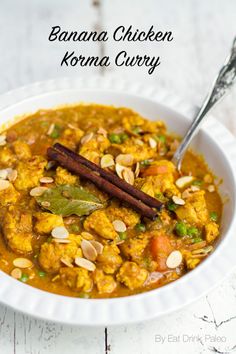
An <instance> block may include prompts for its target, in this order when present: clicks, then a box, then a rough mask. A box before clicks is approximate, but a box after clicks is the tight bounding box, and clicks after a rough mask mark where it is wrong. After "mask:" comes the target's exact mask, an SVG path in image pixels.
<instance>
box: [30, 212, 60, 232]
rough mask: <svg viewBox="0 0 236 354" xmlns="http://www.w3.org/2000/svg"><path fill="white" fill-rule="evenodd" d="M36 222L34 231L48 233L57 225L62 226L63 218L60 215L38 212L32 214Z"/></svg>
mask: <svg viewBox="0 0 236 354" xmlns="http://www.w3.org/2000/svg"><path fill="white" fill-rule="evenodd" d="M34 217H35V218H36V222H35V225H34V231H35V232H36V233H39V234H49V233H51V231H52V229H54V227H57V226H63V225H64V223H63V218H62V216H60V215H54V214H51V213H46V212H45V213H42V212H38V213H36V214H34Z"/></svg>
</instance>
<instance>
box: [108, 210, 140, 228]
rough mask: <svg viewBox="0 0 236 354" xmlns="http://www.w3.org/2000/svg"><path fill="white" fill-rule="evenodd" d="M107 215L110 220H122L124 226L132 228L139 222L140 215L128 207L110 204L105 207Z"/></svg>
mask: <svg viewBox="0 0 236 354" xmlns="http://www.w3.org/2000/svg"><path fill="white" fill-rule="evenodd" d="M107 215H108V217H109V219H110V220H111V221H114V220H122V221H123V222H124V223H125V225H126V226H128V227H132V228H133V227H134V226H135V225H136V224H138V223H139V222H140V215H139V214H138V213H136V212H135V211H134V210H133V209H130V208H125V207H116V206H110V207H108V208H107Z"/></svg>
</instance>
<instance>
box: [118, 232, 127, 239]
mask: <svg viewBox="0 0 236 354" xmlns="http://www.w3.org/2000/svg"><path fill="white" fill-rule="evenodd" d="M119 238H120V240H126V238H127V233H126V232H125V231H124V232H119Z"/></svg>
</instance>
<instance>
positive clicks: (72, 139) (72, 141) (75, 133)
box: [58, 128, 84, 150]
mask: <svg viewBox="0 0 236 354" xmlns="http://www.w3.org/2000/svg"><path fill="white" fill-rule="evenodd" d="M83 135H84V132H83V130H81V129H79V128H76V129H70V128H67V129H65V130H64V131H63V133H62V135H61V137H60V138H59V139H58V142H59V143H60V144H62V145H65V146H66V147H68V148H69V149H72V150H75V149H76V147H77V145H78V144H79V142H80V139H81V137H82V136H83Z"/></svg>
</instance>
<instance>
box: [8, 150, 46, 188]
mask: <svg viewBox="0 0 236 354" xmlns="http://www.w3.org/2000/svg"><path fill="white" fill-rule="evenodd" d="M46 164H47V161H46V160H45V159H44V158H43V157H42V156H33V157H32V158H30V159H28V160H27V163H26V161H24V162H23V161H20V162H19V163H18V166H17V172H18V174H17V178H16V180H15V182H14V185H15V187H16V189H19V190H27V189H29V188H33V187H35V186H37V185H38V183H39V180H40V178H41V177H43V172H44V167H45V166H46Z"/></svg>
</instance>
